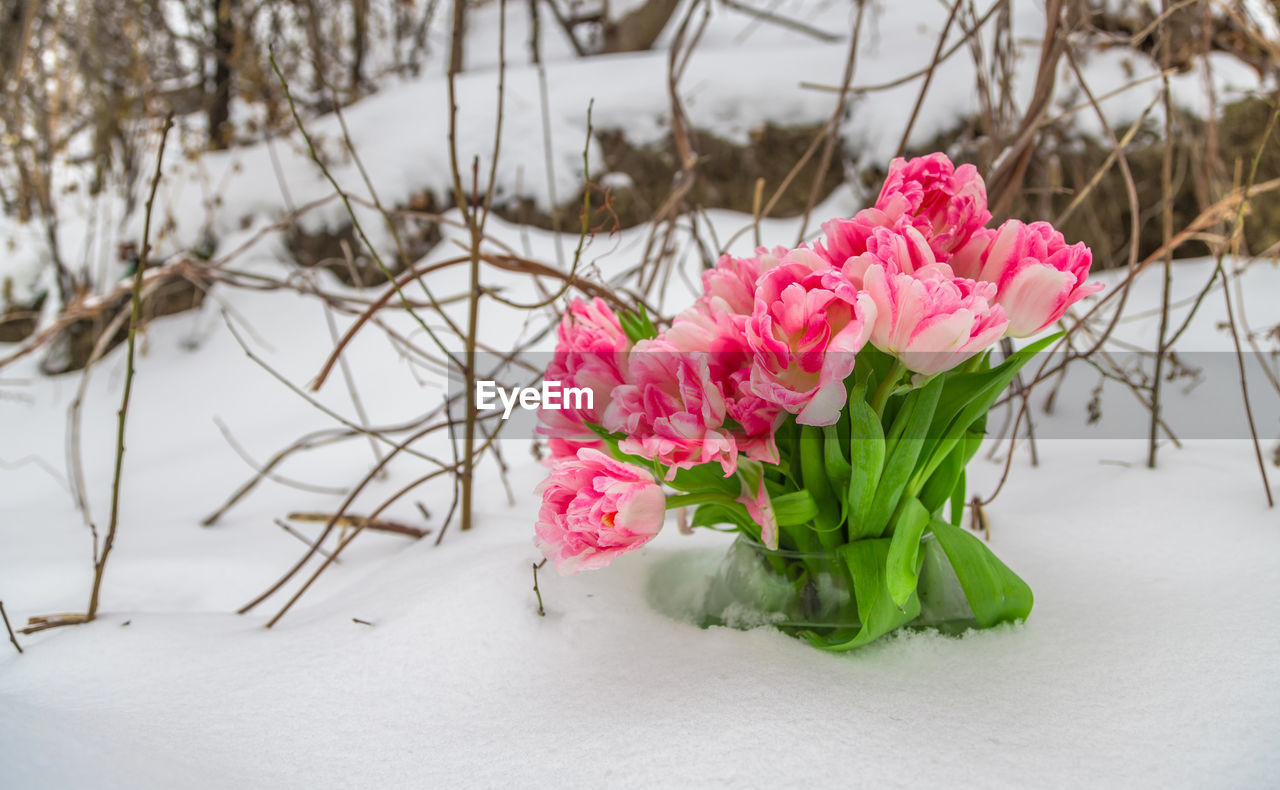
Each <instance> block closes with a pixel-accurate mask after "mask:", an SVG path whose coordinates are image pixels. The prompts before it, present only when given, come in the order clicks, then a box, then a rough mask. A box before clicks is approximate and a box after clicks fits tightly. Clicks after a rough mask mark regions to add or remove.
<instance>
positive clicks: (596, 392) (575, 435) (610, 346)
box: [537, 298, 631, 463]
mask: <svg viewBox="0 0 1280 790" xmlns="http://www.w3.org/2000/svg"><path fill="white" fill-rule="evenodd" d="M557 337H558V339H559V342H557V343H556V352H555V356H554V357H553V358H552V361H551V363H550V364H549V365H547V372H546V376H545V379H546V380H547V381H558V382H560V384H561V385H563V386H564V387H588V388H590V389H591V390H592V391H593V395H592V407H593V408H590V409H569V408H563V409H539V410H538V420H539V422H541V423H542V424H541V425H539V426H538V428H537V432H538V433H540V434H542V435H544V436H547V437H549V438H548V440H547V444H548V446H549V447H550V450H551V461H552V463H554V462H555V461H558V460H560V459H562V458H573V457H575V455H576V453H577V451H578V449H579V448H581V447H594V448H596V449H600V448H602V447H603V446H604V444H603V442H601V441H600V440H599V437H597V436H596V435H595V434H594V433H593V432H592V431H591V429H589V428H588V427H587V426H586V424H585V423H588V422H589V423H592V424H595V425H599V424H600V422H601V420H602V417H603V415H604V410H605V407H606V406H607V405H608V403H609V399H610V397H611V396H612V393H613V390H614V388H615V387H617V386H618V385H619V384H622V383H623V381H624V376H623V366H624V365H625V363H626V353H627V349H628V348H629V347H630V346H631V341H629V340H628V339H627V336H626V333H624V332H623V331H622V325H621V324H620V323H619V322H618V317H617V316H615V315H614V314H613V311H612V310H610V309H609V305H607V304H605V302H604V300H603V299H599V298H597V299H595V300H593V301H591V302H586V301H583V300H582V299H575V300H574V301H573V303H572V304H570V305H569V309H568V311H566V312H565V314H564V317H563V318H562V319H561V321H560V328H559V330H558V334H557Z"/></svg>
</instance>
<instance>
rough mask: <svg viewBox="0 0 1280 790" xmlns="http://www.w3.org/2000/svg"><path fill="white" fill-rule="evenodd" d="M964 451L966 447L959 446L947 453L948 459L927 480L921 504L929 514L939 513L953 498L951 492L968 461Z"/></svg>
mask: <svg viewBox="0 0 1280 790" xmlns="http://www.w3.org/2000/svg"><path fill="white" fill-rule="evenodd" d="M964 449H965V448H964V446H958V447H956V448H955V449H954V450H952V451H951V452H950V453H947V457H946V458H944V459H943V460H942V463H941V464H940V465H939V466H938V468H937V469H935V470H934V472H933V474H932V475H930V476H929V478H928V479H927V480H925V482H924V487H923V488H921V489H920V503H921V504H923V505H924V506H925V508H926V509H927V510H928V512H929V513H937V512H938V511H939V510H940V509H941V508H942V506H943V505H944V504H946V502H947V500H948V499H950V498H951V492H952V491H954V490H955V488H956V481H957V480H959V479H960V475H962V474H963V473H964V464H965V460H966V459H965V458H964Z"/></svg>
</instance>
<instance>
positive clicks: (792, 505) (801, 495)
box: [770, 490, 818, 527]
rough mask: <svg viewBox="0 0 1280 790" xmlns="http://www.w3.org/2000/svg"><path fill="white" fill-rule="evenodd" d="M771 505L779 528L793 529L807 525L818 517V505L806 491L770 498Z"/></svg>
mask: <svg viewBox="0 0 1280 790" xmlns="http://www.w3.org/2000/svg"><path fill="white" fill-rule="evenodd" d="M770 499H771V501H772V503H773V515H774V518H776V519H778V526H780V527H795V526H799V525H801V524H807V523H808V522H810V521H813V519H814V518H815V517H816V516H817V515H818V504H817V503H816V502H814V501H813V495H812V494H810V493H809V492H808V491H804V490H801V491H792V492H791V493H789V494H782V495H781V496H775V497H770Z"/></svg>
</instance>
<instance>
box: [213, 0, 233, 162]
mask: <svg viewBox="0 0 1280 790" xmlns="http://www.w3.org/2000/svg"><path fill="white" fill-rule="evenodd" d="M212 2H213V11H214V23H213V59H214V66H213V93H212V95H211V96H210V99H209V147H210V148H212V149H214V150H221V149H223V148H226V147H227V146H229V145H230V144H231V131H232V130H231V124H230V121H231V80H232V77H233V76H234V74H233V71H232V67H231V58H232V52H233V50H234V49H235V44H236V28H235V10H236V9H235V6H236V2H237V0H212Z"/></svg>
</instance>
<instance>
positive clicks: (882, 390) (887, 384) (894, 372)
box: [871, 359, 907, 417]
mask: <svg viewBox="0 0 1280 790" xmlns="http://www.w3.org/2000/svg"><path fill="white" fill-rule="evenodd" d="M906 372H907V366H906V365H904V364H902V361H901V360H898V359H895V360H893V367H891V368H889V375H887V376H885V377H884V381H882V382H880V386H879V387H876V394H875V395H873V396H872V398H871V408H872V409H873V410H875V413H876V416H877V417H884V406H885V404H886V403H888V402H889V396H890V395H891V394H893V390H894V388H895V387H896V386H897V385H898V381H899V380H901V379H902V374H903V373H906Z"/></svg>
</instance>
